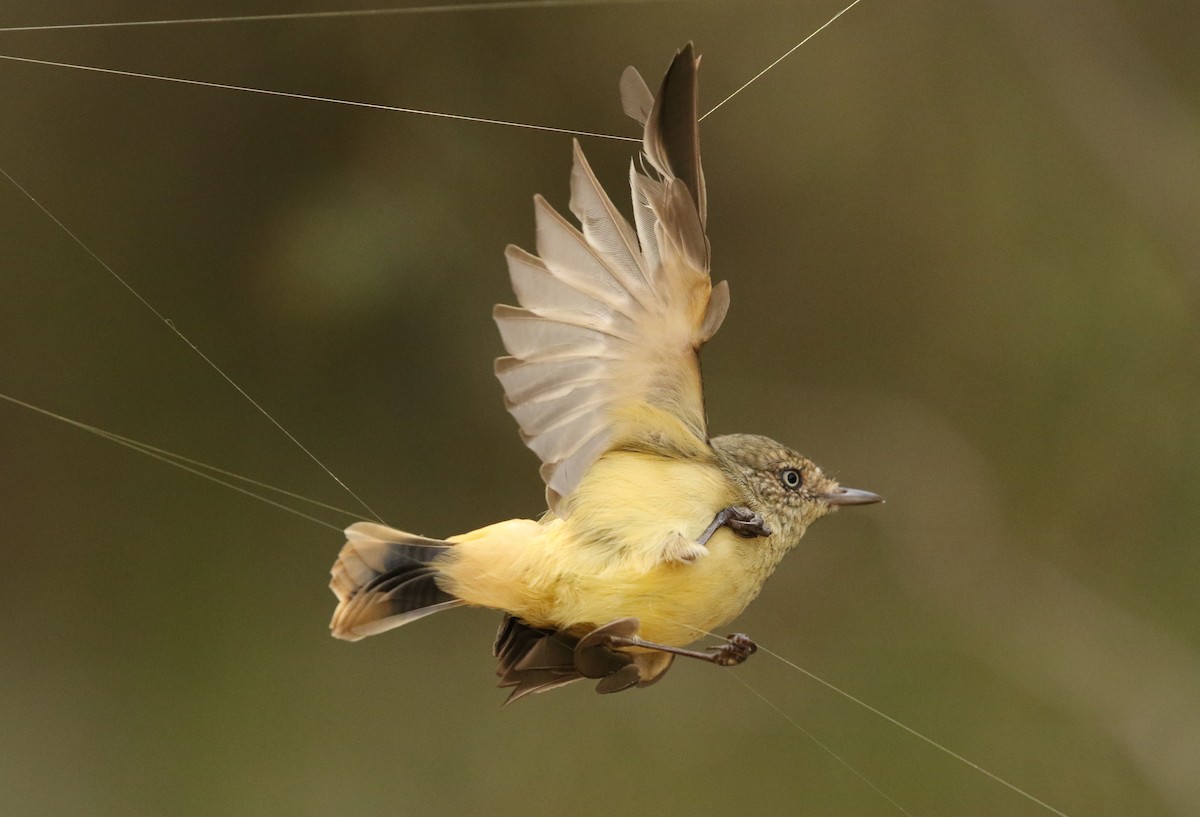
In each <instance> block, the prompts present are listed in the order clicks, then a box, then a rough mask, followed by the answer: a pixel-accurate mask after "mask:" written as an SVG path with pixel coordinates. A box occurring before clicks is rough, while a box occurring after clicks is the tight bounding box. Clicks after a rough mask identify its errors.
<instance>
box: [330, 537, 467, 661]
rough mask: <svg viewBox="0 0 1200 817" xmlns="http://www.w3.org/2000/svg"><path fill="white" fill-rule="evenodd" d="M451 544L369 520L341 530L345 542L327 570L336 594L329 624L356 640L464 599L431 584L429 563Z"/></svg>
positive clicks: (432, 569)
mask: <svg viewBox="0 0 1200 817" xmlns="http://www.w3.org/2000/svg"><path fill="white" fill-rule="evenodd" d="M450 547H453V545H451V544H450V543H449V542H443V541H441V540H440V539H427V538H426V537H424V536H417V535H415V534H411V533H404V532H403V531H398V530H395V529H393V528H388V527H385V526H383V525H376V524H373V523H371V522H358V523H356V524H354V525H351V526H350V527H348V528H347V529H346V544H345V546H344V547H343V548H342V552H341V553H339V554H338V558H337V561H336V562H334V564H333V568H332V569H331V570H330V571H329V573H330V576H331V578H330V581H329V589H330V590H332V591H333V593H334V595H335V596H337V598H338V606H337V609H336V610H334V612H333V620H332V621H330V622H329V629H330V630H331V631H332V633H333V636H334V637H335V638H342V639H345V640H347V641H357V640H358V639H360V638H365V637H366V636H369V635H375V634H377V633H382V632H384V631H386V630H390V629H392V628H394V627H399V626H401V625H402V624H407V623H408V622H410V621H415V620H416V619H418V618H422V617H424V616H427V615H430V614H432V613H436V612H438V611H439V610H448V609H450V608H451V607H458V606H460V605H462V604H463V603H464V602H463V601H462V600H461V599H458V598H455V597H454V596H453V595H451V594H450V593H447V592H446V591H445V590H443V589H442V588H441V587H439V586H438V584H437V575H438V569H437V567H436V565H435V564H434V562H435V561H436V559H437V558H438V557H439V556H441V555H442V554H443V553H445V552H446V550H447V548H450Z"/></svg>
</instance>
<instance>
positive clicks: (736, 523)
mask: <svg viewBox="0 0 1200 817" xmlns="http://www.w3.org/2000/svg"><path fill="white" fill-rule="evenodd" d="M723 527H725V528H729V529H730V530H731V531H733V532H734V533H735V534H737V535H738V536H740V537H742V538H743V539H753V538H754V537H756V536H770V535H771V529H770V528H769V527H767V523H766V521H765V520H764V519H763V518H762V514H759V513H755V512H754V511H752V510H750V509H749V508H747V507H744V506H742V505H732V506H730V507H728V508H725V509H724V510H721V511H718V512H717V515H716V516H714V517H713V521H712V523H711V524H710V525H709V526H708V527H707V528H705V529H704V533H702V534H700V538H699V539H697V540H696V544H698V545H706V544H708V540H709V539H711V538H712V535H713V534H714V533H716V532H717V530H718V529H720V528H723Z"/></svg>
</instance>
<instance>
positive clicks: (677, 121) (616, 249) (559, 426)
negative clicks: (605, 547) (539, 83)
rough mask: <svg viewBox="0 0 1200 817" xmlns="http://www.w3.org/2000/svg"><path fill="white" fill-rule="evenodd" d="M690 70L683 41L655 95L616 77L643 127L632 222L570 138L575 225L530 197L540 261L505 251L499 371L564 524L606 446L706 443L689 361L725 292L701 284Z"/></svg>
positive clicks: (633, 79) (720, 313) (628, 75)
mask: <svg viewBox="0 0 1200 817" xmlns="http://www.w3.org/2000/svg"><path fill="white" fill-rule="evenodd" d="M697 65H698V61H697V59H696V57H695V54H694V53H693V50H692V46H691V45H690V44H689V45H687V46H685V47H684V48H683V49H682V50H681V51H680V52H679V53H678V54H676V56H675V60H674V61H673V62H672V63H671V67H670V68H669V69H668V71H667V74H666V77H665V78H664V79H663V83H662V86H661V87H660V89H659V94H658V97H657V99H656V98H655V97H653V96H652V95H651V94H650V92H649V90H648V88H647V87H646V84H645V82H644V81H643V80H642V78H641V76H640V75H639V74H638V73H637V72H636V71H634V70H633V69H627V70H626V72H625V74H624V75H623V76H622V79H621V93H622V101H623V105H624V107H625V111H626V113H629V114H630V115H631V116H633V117H634V118H635V119H638V120H639V121H640V122H643V123H644V125H645V132H644V138H643V153H642V161H641V163H640V169H639V163H638V162H636V161H635V162H634V164H633V165H632V166H631V168H630V191H631V194H632V199H633V225H630V223H629V221H628V220H626V218H625V217H624V216H622V215H621V213H620V211H619V210H618V209H617V208H616V206H615V205H614V204H613V202H612V199H611V198H610V197H609V196H608V194H607V193H606V192H605V191H604V189H603V188H602V187H601V186H600V183H599V182H598V181H597V179H596V176H595V174H594V173H593V171H592V169H591V167H590V166H589V165H588V162H587V159H586V158H585V157H584V155H583V151H582V149H581V148H580V147H579V144H578V142H576V143H575V145H574V163H573V166H572V171H571V199H570V210H571V212H572V214H574V216H575V217H576V218H577V219H578V220H579V223H580V228H576V227H575V226H574V225H572V224H571V223H570V222H568V221H567V220H566V219H564V218H563V217H562V216H560V215H559V214H558V213H557V212H555V211H554V209H553V208H552V207H550V205H549V204H547V203H546V201H545V199H543V198H542V197H541V196H537V197H535V198H534V213H535V218H536V224H537V255H532V254H530V253H528V252H525V251H524V250H521V249H519V248H517V247H509V248H508V250H507V251H506V253H505V255H506V258H507V259H508V268H509V274H510V277H511V278H512V284H513V290H514V292H515V293H516V296H517V301H518V303H519V304H520V306H519V307H512V306H503V305H501V306H497V307H496V309H495V312H494V317H495V319H496V323H497V325H498V327H499V329H500V335H501V338H502V340H503V342H504V347H505V349H506V350H507V351H508V353H509V357H502V358H499V359H498V360H497V361H496V375H497V377H498V378H499V379H500V382H501V384H502V385H503V386H504V392H505V405H506V406H507V407H508V410H509V411H510V412H511V413H512V414H513V416H514V417H515V418H516V420H517V422H518V424H519V425H520V427H521V438H522V439H523V440H524V441H525V444H526V445H528V446H529V447H530V448H531V449H533V451H534V452H535V453H537V455H538V456H539V457H540V458H541V460H542V463H543V465H542V470H541V474H542V478H543V479H544V480H545V482H546V498H547V501H548V502H549V504H550V507H551V509H552V510H554V511H555V512H556V513H558V514H559V515H561V516H566V515H568V514H569V512H570V507H569V505H570V503H569V502H564V501H563V500H564V499H569V497H570V495H571V493H572V491H574V490H575V488H576V487H577V486H578V485H579V483H580V481H581V480H582V479H583V478H584V475H585V474H586V473H587V471H588V469H589V468H590V467H591V464H592V463H593V462H595V460H596V459H597V458H598V457H599V456H601V455H602V454H603V453H604V452H605V451H606V450H609V449H610V448H612V447H613V446H616V445H621V444H627V443H630V442H637V443H639V444H643V445H653V446H655V447H656V448H659V449H664V448H665V449H669V450H673V451H684V450H687V451H695V450H698V449H699V447H703V448H707V441H708V436H707V435H708V432H707V424H706V421H705V418H704V399H703V394H702V391H701V381H700V363H699V357H698V353H699V350H700V347H701V346H702V345H703V344H704V342H705V341H707V340H708V339H709V338H710V337H712V335H713V334H714V333H715V332H716V331H717V329H718V328H719V327H720V325H721V321H722V320H723V319H724V317H725V312H726V310H727V309H728V306H729V290H728V287H727V286H726V285H725V283H724V282H722V283H721V284H719V285H718V286H716V287H715V288H714V287H713V285H712V280H711V278H710V277H709V269H708V268H709V246H708V239H707V237H706V235H705V231H704V229H705V218H706V215H705V214H706V209H707V206H706V202H705V189H704V175H703V170H702V169H701V166H700V153H699V127H698V122H697V104H696V67H697Z"/></svg>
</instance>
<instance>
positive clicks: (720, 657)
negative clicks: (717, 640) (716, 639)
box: [708, 633, 758, 667]
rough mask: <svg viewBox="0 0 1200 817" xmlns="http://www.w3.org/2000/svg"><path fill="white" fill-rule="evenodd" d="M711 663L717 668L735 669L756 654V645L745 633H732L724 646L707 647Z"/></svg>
mask: <svg viewBox="0 0 1200 817" xmlns="http://www.w3.org/2000/svg"><path fill="white" fill-rule="evenodd" d="M708 652H709V653H710V654H711V655H712V662H713V663H714V664H716V665H717V666H719V667H736V666H737V665H738V664H741V663H742V662H744V661H745V660H746V659H747V658H749V657H750V656H752V655H754V653H756V652H758V645H757V644H755V643H754V642H753V641H751V640H750V636H748V635H746V634H745V633H734V634H733V635H731V636H729V640H728V641H727V642H726V643H724V644H718V645H716V646H714V647H709V648H708Z"/></svg>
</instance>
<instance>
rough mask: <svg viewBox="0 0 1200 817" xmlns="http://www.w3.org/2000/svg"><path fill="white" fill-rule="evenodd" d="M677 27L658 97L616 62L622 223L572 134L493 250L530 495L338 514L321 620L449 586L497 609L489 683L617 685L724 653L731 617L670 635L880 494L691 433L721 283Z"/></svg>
mask: <svg viewBox="0 0 1200 817" xmlns="http://www.w3.org/2000/svg"><path fill="white" fill-rule="evenodd" d="M698 66H699V61H698V59H697V58H696V56H695V54H694V52H693V49H692V46H691V44H690V43H689V44H688V45H687V46H685V47H684V48H683V49H681V50H680V51H679V52H678V53H677V54H676V56H675V59H674V61H673V62H672V63H671V66H670V68H669V69H668V70H667V73H666V76H665V77H664V78H663V81H662V86H661V88H660V90H659V93H658V96H657V98H655V97H654V96H652V94H651V93H650V90H649V88H648V87H647V86H646V83H645V82H644V81H643V80H642V78H641V76H640V75H639V74H638V73H637V71H636V70H634V69H633V68H628V69H626V71H625V73H624V75H623V76H622V77H621V96H622V102H623V105H624V109H625V112H626V113H627V114H629V115H630V116H631V117H633V118H635V119H637V120H638V121H639V122H641V123H642V124H643V125H644V128H645V135H644V140H643V152H642V155H641V162H640V166H639V163H634V164H632V165H631V168H630V185H631V187H632V194H633V212H634V223H633V225H632V226H631V225H630V224H629V222H628V221H626V219H625V218H624V217H623V216H622V215H621V214H620V212H619V211H618V210H617V208H616V207H615V206H614V205H613V203H612V201H611V200H610V199H609V197H608V195H607V194H606V193H605V192H604V190H603V189H602V188H601V187H600V184H599V182H598V181H597V180H596V177H595V175H594V174H593V173H592V170H591V168H590V167H589V166H588V163H587V160H586V159H585V158H584V156H583V152H582V151H581V150H580V147H579V143H578V142H576V143H575V149H574V159H575V161H574V167H573V168H572V171H571V200H570V208H571V212H572V213H573V214H574V215H575V217H576V218H577V219H578V220H579V222H580V224H581V227H582V230H580V229H577V228H575V227H574V226H573V225H571V224H570V223H569V222H568V221H567V220H566V219H564V218H563V217H562V216H560V215H559V214H558V213H556V212H555V211H554V210H553V209H552V208H551V207H550V206H549V205H548V204H547V203H546V201H545V200H544V199H543V198H541V197H540V196H538V197H536V198H535V199H534V206H535V212H536V220H537V251H538V254H537V255H532V254H530V253H528V252H525V251H524V250H521V249H518V248H517V247H514V246H509V247H508V249H507V250H506V253H505V254H506V257H507V259H508V268H509V273H510V275H511V277H512V283H513V289H514V290H515V291H516V296H517V300H518V301H519V302H520V303H521V306H520V307H519V308H518V307H511V306H497V307H496V309H495V313H494V316H495V320H496V323H497V324H498V325H499V328H500V334H501V336H502V339H503V341H504V347H505V349H506V350H507V351H508V353H509V355H510V356H509V357H502V358H499V359H498V360H497V361H496V374H497V376H498V377H499V378H500V381H501V383H502V385H503V387H504V393H505V404H506V406H507V407H508V410H509V411H510V412H511V413H512V414H513V416H514V417H516V419H517V422H518V424H519V425H520V427H521V438H522V439H523V440H524V441H525V443H526V445H528V446H529V447H530V448H532V449H533V450H534V451H535V452H536V453H537V454H538V456H539V457H540V458H541V460H542V463H543V465H542V469H541V474H542V478H543V479H544V481H545V483H546V499H547V503H548V505H549V511H548V512H547V513H546V514H545V515H544V516H543V517H542V518H541V519H538V520H533V519H510V520H508V521H507V522H499V523H497V524H494V525H489V526H488V527H485V528H480V529H479V530H476V531H471V532H470V533H465V534H462V535H460V536H451V537H449V538H447V539H445V540H439V539H427V538H425V537H422V536H416V535H413V534H410V533H404V532H402V531H398V530H393V529H391V528H388V527H385V526H383V525H377V524H373V523H369V522H359V523H357V524H355V525H351V526H350V527H349V528H348V529H347V530H346V537H347V542H346V544H345V546H344V547H343V548H342V551H341V553H340V555H339V556H338V559H337V562H336V563H335V564H334V566H333V569H332V571H331V573H332V576H333V578H332V581H331V582H330V587H331V588H332V590H333V592H334V594H335V595H336V596H337V598H338V605H337V609H336V611H335V612H334V615H333V621H332V622H331V624H330V628H331V630H332V631H333V635H334V636H336V637H338V638H343V639H347V640H351V641H353V640H357V639H359V638H363V637H364V636H368V635H374V634H376V633H380V632H383V631H384V630H390V629H392V628H393V627H399V626H400V625H402V624H407V623H408V622H410V621H413V620H415V619H418V618H421V617H423V616H426V615H429V614H431V613H435V612H438V611H439V610H446V609H449V608H451V607H459V606H464V605H466V606H473V607H489V608H493V609H496V610H501V611H503V612H504V613H505V617H504V621H503V623H502V624H501V627H500V632H499V634H498V635H497V639H496V644H495V654H496V655H497V657H498V658H499V667H498V669H497V674H498V675H499V676H500V682H499V685H500V686H502V687H513V690H512V694H511V695H510V696H509V699H508V700H509V701H512V700H516V699H518V698H520V697H523V696H525V695H528V694H530V693H534V692H541V691H544V690H547V689H552V688H554V687H558V686H562V685H563V684H566V683H569V682H571V681H575V680H578V679H580V678H585V677H586V678H595V679H599V683H598V685H597V691H599V692H616V691H619V690H622V689H628V688H630V687H632V686H646V685H648V684H650V683H653V682H654V681H656V680H658V679H659V678H660V677H661V676H662V674H663V673H664V672H666V671H667V669H668V668H669V666H670V664H671V661H672V660H673V658H674V656H676V655H684V656H689V657H693V658H702V659H705V660H708V661H711V662H713V663H716V664H720V665H723V666H729V665H732V664H737V663H740V662H741V661H743V660H745V659H746V657H747V656H749V655H750V654H751V653H752V652H753V651H754V649H755V647H754V643H753V642H752V641H751V640H750V639H749V638H747V637H746V636H744V635H734V636H730V637H729V639H728V641H727V642H726V643H724V644H721V645H720V646H719V647H712V648H709V649H707V650H704V651H700V650H690V649H686V647H687V645H689V644H691V643H692V642H693V641H695V640H696V639H697V638H699V637H701V636H702V635H704V634H706V633H708V632H710V631H712V630H714V629H716V628H717V627H721V626H723V625H725V624H726V623H728V622H729V621H731V620H732V619H733V618H734V617H736V616H737V615H738V614H739V613H741V612H742V610H744V609H745V608H746V605H748V604H749V603H750V602H751V601H752V600H753V599H754V598H755V597H756V596H757V595H758V593H759V591H760V590H761V589H762V586H763V583H764V582H765V581H766V580H767V578H768V577H769V576H770V575H771V573H772V572H773V571H774V570H775V567H776V566H777V565H778V564H779V561H780V559H782V558H783V556H784V554H786V553H787V552H788V551H789V550H791V549H792V548H794V547H795V546H796V544H797V543H798V542H799V541H800V537H801V536H803V535H804V531H805V529H806V528H807V527H808V526H809V525H810V524H812V523H813V522H815V521H816V520H817V519H820V518H821V517H822V516H825V515H826V514H828V513H829V512H831V511H832V510H834V509H835V508H836V507H837V506H839V505H857V504H866V503H871V502H879V501H880V497H878V496H877V495H875V494H873V493H870V492H868V491H859V490H855V489H852V488H842V487H840V486H839V485H838V484H837V483H836V482H835V481H834V480H833V479H831V478H829V477H827V476H825V475H824V474H823V473H822V472H821V469H819V468H818V467H817V466H816V465H814V464H813V463H812V462H810V461H809V460H807V459H805V458H804V457H802V456H801V455H799V454H797V453H796V452H795V451H792V450H790V449H788V448H786V447H785V446H783V445H781V444H779V443H777V442H774V441H773V440H769V439H767V438H766V437H760V436H755V435H750V434H731V435H727V436H722V437H714V438H712V439H710V438H709V436H708V431H707V423H706V421H705V414H704V399H703V394H702V392H701V382H700V360H699V356H698V355H699V351H700V347H701V346H702V345H703V344H704V342H705V341H707V340H708V339H709V338H711V337H712V336H713V334H714V333H715V332H716V331H717V328H718V327H719V326H720V325H721V322H722V320H723V319H724V317H725V311H726V308H727V307H728V305H729V289H728V286H727V285H726V283H725V282H724V281H722V282H721V283H720V284H718V285H716V286H715V287H714V286H713V285H712V280H711V278H710V277H709V245H708V238H707V237H706V235H705V211H706V205H705V201H706V198H705V189H704V174H703V171H702V170H701V167H700V146H699V124H698V118H697V94H696V70H697V68H698Z"/></svg>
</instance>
